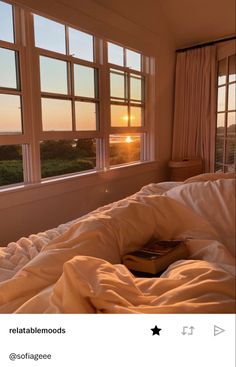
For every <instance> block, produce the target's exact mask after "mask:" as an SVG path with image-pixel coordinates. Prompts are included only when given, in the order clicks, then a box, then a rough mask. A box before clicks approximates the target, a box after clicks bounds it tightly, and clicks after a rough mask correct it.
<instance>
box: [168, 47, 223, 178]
mask: <svg viewBox="0 0 236 367" xmlns="http://www.w3.org/2000/svg"><path fill="white" fill-rule="evenodd" d="M215 111H216V47H215V46H209V47H201V48H196V49H193V50H189V51H185V52H181V53H177V60H176V80H175V108H174V127H173V145H172V159H173V160H181V159H183V158H196V157H201V158H202V161H203V169H204V172H210V171H214V147H215V124H216V121H215V119H216V113H215Z"/></svg>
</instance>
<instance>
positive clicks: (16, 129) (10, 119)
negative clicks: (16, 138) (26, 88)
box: [0, 94, 22, 134]
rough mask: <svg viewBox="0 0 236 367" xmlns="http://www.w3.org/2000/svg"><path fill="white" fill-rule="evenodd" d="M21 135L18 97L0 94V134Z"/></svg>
mask: <svg viewBox="0 0 236 367" xmlns="http://www.w3.org/2000/svg"><path fill="white" fill-rule="evenodd" d="M7 133H11V134H12V133H22V121H21V100H20V96H13V95H11V94H0V134H7Z"/></svg>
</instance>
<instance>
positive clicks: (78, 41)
mask: <svg viewBox="0 0 236 367" xmlns="http://www.w3.org/2000/svg"><path fill="white" fill-rule="evenodd" d="M69 46H70V55H72V56H74V57H78V58H79V59H82V60H87V61H93V59H94V56H93V36H91V35H90V34H87V33H84V32H80V31H78V30H76V29H74V28H69Z"/></svg>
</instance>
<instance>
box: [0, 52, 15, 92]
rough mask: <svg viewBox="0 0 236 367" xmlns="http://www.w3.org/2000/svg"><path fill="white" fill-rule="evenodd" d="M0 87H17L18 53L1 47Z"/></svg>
mask: <svg viewBox="0 0 236 367" xmlns="http://www.w3.org/2000/svg"><path fill="white" fill-rule="evenodd" d="M0 87H2V88H13V89H16V88H17V77H16V53H15V51H12V50H8V49H6V48H0Z"/></svg>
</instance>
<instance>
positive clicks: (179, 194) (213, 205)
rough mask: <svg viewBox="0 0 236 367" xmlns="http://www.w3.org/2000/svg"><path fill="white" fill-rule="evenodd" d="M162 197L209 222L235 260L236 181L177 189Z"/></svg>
mask: <svg viewBox="0 0 236 367" xmlns="http://www.w3.org/2000/svg"><path fill="white" fill-rule="evenodd" d="M163 196H167V197H170V198H172V199H174V200H176V201H178V202H180V203H181V204H183V205H185V206H187V207H188V208H191V209H192V210H193V211H194V212H195V213H197V214H199V215H200V216H201V217H202V218H203V219H205V220H207V221H208V222H209V223H210V224H211V226H212V227H213V228H214V229H215V231H216V232H217V233H218V235H219V240H220V242H222V243H223V244H224V245H226V247H227V248H228V250H229V251H230V252H231V254H232V255H233V256H235V255H236V249H235V180H233V179H231V180H224V179H218V180H215V181H207V182H193V183H191V184H189V185H188V184H184V185H180V186H177V187H175V188H173V189H171V190H169V191H167V192H166V193H165V194H163Z"/></svg>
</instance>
